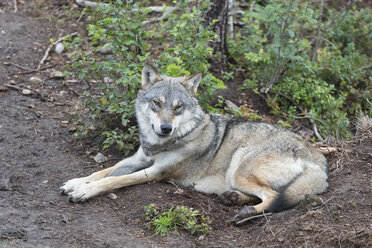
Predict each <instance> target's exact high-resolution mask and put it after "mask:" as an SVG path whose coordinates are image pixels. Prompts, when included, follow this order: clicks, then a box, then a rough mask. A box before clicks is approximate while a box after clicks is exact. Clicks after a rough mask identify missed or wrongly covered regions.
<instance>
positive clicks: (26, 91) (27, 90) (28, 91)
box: [22, 89, 32, 96]
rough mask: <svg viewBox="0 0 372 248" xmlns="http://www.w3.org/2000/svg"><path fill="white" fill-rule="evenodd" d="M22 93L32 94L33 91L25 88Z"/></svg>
mask: <svg viewBox="0 0 372 248" xmlns="http://www.w3.org/2000/svg"><path fill="white" fill-rule="evenodd" d="M22 94H23V95H25V96H29V95H31V94H32V91H31V90H29V89H23V90H22Z"/></svg>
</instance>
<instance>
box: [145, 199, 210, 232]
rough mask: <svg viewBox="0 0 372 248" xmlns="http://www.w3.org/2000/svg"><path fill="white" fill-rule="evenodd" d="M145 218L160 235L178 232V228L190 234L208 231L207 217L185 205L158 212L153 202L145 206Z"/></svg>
mask: <svg viewBox="0 0 372 248" xmlns="http://www.w3.org/2000/svg"><path fill="white" fill-rule="evenodd" d="M144 218H145V220H146V221H147V222H148V225H149V226H150V227H151V228H152V229H153V230H154V231H155V233H157V234H160V235H162V236H163V235H165V234H168V233H178V231H177V230H178V229H184V230H186V231H189V232H190V233H191V234H208V233H209V232H210V227H209V224H210V223H211V222H210V220H209V218H208V217H205V216H203V215H201V214H200V213H199V211H198V210H193V209H192V208H187V207H185V206H177V207H176V208H173V207H171V208H170V209H169V211H165V212H162V213H160V212H159V210H158V209H157V208H156V206H155V204H150V205H147V206H145V216H144Z"/></svg>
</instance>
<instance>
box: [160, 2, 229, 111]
mask: <svg viewBox="0 0 372 248" xmlns="http://www.w3.org/2000/svg"><path fill="white" fill-rule="evenodd" d="M190 3H193V5H194V6H193V7H192V8H190V7H189V4H190ZM196 5H197V6H198V8H197V7H196ZM178 6H179V7H180V8H181V14H179V13H177V14H174V15H171V16H170V17H169V18H168V21H167V22H165V23H164V24H163V26H162V27H161V30H162V32H163V33H165V36H166V40H165V41H164V43H163V44H165V45H164V46H165V47H164V52H162V53H161V54H160V55H159V59H158V60H157V61H156V63H157V64H158V65H159V68H160V72H161V73H163V74H166V75H168V76H172V77H179V76H183V75H191V74H193V73H196V72H199V71H201V72H202V73H203V79H202V82H201V84H200V87H201V88H202V89H201V90H200V92H201V93H200V96H199V100H200V101H201V103H202V104H203V105H204V106H205V107H207V108H212V107H211V106H209V104H208V102H209V101H210V100H211V99H212V97H213V96H214V92H215V91H216V90H217V89H223V88H225V85H224V83H223V81H222V80H220V79H218V78H216V77H215V76H213V75H212V74H211V73H210V72H208V68H209V66H210V64H209V62H208V58H211V56H212V48H211V47H209V46H208V45H207V44H208V42H212V41H214V40H215V39H216V38H217V37H216V34H215V33H214V32H213V31H212V29H211V25H213V23H214V22H212V23H211V24H209V26H207V27H205V20H204V18H203V17H202V15H203V12H204V11H205V10H206V9H207V8H208V7H209V6H210V1H209V0H206V1H202V0H183V1H178ZM215 21H217V20H215Z"/></svg>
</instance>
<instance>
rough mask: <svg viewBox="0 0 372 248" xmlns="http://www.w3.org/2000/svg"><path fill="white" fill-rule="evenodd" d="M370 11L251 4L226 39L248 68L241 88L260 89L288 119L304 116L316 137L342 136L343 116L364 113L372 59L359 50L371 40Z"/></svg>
mask: <svg viewBox="0 0 372 248" xmlns="http://www.w3.org/2000/svg"><path fill="white" fill-rule="evenodd" d="M371 14H372V13H371V10H370V9H368V10H367V9H361V10H357V8H355V7H354V8H352V9H351V10H349V12H347V11H344V10H343V12H337V11H335V10H334V9H332V8H327V7H326V6H323V8H322V7H321V3H320V1H319V3H318V4H309V3H308V2H304V1H299V0H296V1H295V0H289V1H269V2H268V4H266V5H265V6H260V5H257V4H256V5H255V7H254V9H253V11H250V10H247V11H246V13H245V16H244V21H245V22H246V23H247V25H246V26H245V27H244V28H242V29H241V30H240V31H239V32H238V33H237V35H236V39H235V40H234V41H231V42H230V52H231V54H232V55H233V56H234V58H235V60H236V61H238V63H239V64H240V65H241V66H242V67H243V69H244V70H246V71H247V73H248V75H249V77H248V79H246V80H245V81H244V83H243V85H242V87H241V88H242V89H253V90H255V91H256V92H258V93H265V94H266V95H267V96H268V99H269V100H270V101H269V105H270V106H271V107H272V109H273V112H274V113H276V114H279V113H280V114H284V116H286V117H288V119H289V120H293V119H294V118H304V117H305V118H308V119H310V120H311V121H312V122H315V123H316V124H317V125H318V127H319V129H320V132H321V133H322V134H323V135H324V136H330V135H332V136H335V137H337V138H342V137H348V136H349V135H350V133H349V129H348V128H349V123H350V121H349V118H350V117H349V116H351V115H356V114H359V113H361V112H364V113H368V114H370V115H371V113H372V110H371V109H372V108H371V107H372V105H371V101H372V96H371V91H370V89H371V86H372V83H371V66H370V65H371V62H372V60H371V58H370V57H367V56H366V55H364V54H363V52H366V51H368V49H369V48H370V47H371V46H372V43H371V39H370V38H371V36H372V26H371ZM354 42H355V43H354ZM355 44H360V45H361V46H360V48H359V47H358V49H357V48H356V45H355ZM330 110H332V111H330Z"/></svg>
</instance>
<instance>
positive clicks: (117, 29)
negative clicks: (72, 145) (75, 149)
mask: <svg viewBox="0 0 372 248" xmlns="http://www.w3.org/2000/svg"><path fill="white" fill-rule="evenodd" d="M146 14H147V11H145V10H143V9H142V8H141V7H140V6H139V5H138V4H136V3H134V1H126V2H125V3H123V2H122V1H120V0H116V1H112V3H111V4H109V5H100V7H99V8H98V10H97V12H96V13H95V14H94V15H95V18H96V20H97V21H96V23H95V24H91V25H89V27H88V33H89V45H88V47H87V48H86V49H87V50H86V51H84V50H80V51H77V52H76V53H75V55H74V57H73V59H72V65H71V66H70V70H71V71H70V72H71V73H72V74H74V73H77V74H78V78H79V79H80V80H85V81H91V80H93V79H94V80H96V81H98V82H100V83H99V85H98V88H99V92H98V93H96V94H92V93H89V92H85V94H84V99H85V102H86V107H87V108H88V110H89V114H88V120H83V119H82V118H81V117H78V118H79V119H78V122H77V123H78V124H79V125H80V126H79V129H78V130H81V131H82V132H80V133H79V132H78V133H77V134H83V135H86V134H87V133H88V132H89V125H88V124H87V123H91V122H92V121H91V120H92V119H93V120H97V121H98V123H99V125H98V127H97V126H94V128H95V129H99V130H102V131H104V132H103V133H102V135H104V136H106V140H105V141H104V148H107V147H110V146H112V145H114V144H116V145H117V148H118V149H120V150H123V151H124V152H125V153H126V154H127V153H129V152H130V151H131V150H132V149H134V143H135V142H136V138H135V137H136V131H137V129H136V128H135V127H134V123H133V119H134V118H133V115H134V99H135V97H136V95H137V91H138V89H139V88H140V85H141V70H142V67H143V62H144V61H145V60H146V58H147V56H148V53H146V50H147V49H148V45H147V44H146V42H145V40H146V39H148V38H150V33H149V32H148V31H145V30H144V29H143V27H142V22H143V21H144V20H146ZM70 47H75V48H76V49H78V48H81V47H82V42H81V39H80V38H77V39H75V40H74V41H73V42H72V43H71V44H70ZM102 47H109V48H111V49H112V54H108V55H101V54H99V53H92V52H90V51H94V52H98V51H99V50H100V49H102ZM105 113H107V114H105ZM113 120H119V123H118V122H117V121H116V122H115V124H114V125H111V124H112V122H113Z"/></svg>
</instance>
